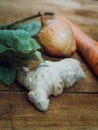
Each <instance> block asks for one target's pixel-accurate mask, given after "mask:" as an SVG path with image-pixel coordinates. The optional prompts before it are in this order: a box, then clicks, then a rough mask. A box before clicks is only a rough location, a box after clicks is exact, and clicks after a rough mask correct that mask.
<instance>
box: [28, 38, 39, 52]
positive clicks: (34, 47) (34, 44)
mask: <svg viewBox="0 0 98 130" xmlns="http://www.w3.org/2000/svg"><path fill="white" fill-rule="evenodd" d="M30 42H31V46H32V47H33V49H34V50H35V51H36V50H38V49H40V48H41V47H40V45H39V44H38V42H37V41H36V40H35V39H34V38H31V39H30Z"/></svg>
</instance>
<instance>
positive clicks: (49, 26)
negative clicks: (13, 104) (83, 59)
mask: <svg viewBox="0 0 98 130" xmlns="http://www.w3.org/2000/svg"><path fill="white" fill-rule="evenodd" d="M41 23H42V28H41V30H40V32H39V35H38V36H39V39H40V44H41V46H42V47H43V48H44V50H45V51H46V53H47V54H48V55H50V56H59V57H62V56H65V57H69V56H71V55H72V54H73V53H74V52H75V51H76V44H75V39H74V36H73V32H72V29H71V28H70V26H69V25H68V24H67V23H66V22H64V21H62V20H60V19H57V18H55V19H51V20H49V19H46V18H45V17H44V16H41Z"/></svg>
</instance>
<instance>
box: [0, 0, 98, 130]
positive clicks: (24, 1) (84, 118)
mask: <svg viewBox="0 0 98 130" xmlns="http://www.w3.org/2000/svg"><path fill="white" fill-rule="evenodd" d="M38 11H41V12H47V11H53V12H55V13H56V14H61V15H64V16H66V17H67V18H69V19H70V20H71V21H73V22H74V23H76V24H77V26H79V27H80V28H81V29H82V30H83V31H84V32H85V33H87V34H88V35H89V36H91V37H92V38H93V39H95V40H97V41H98V1H95V0H86V1H85V0H58V1H57V0H45V1H42V0H0V24H3V23H10V22H13V21H15V20H18V19H20V18H24V17H27V16H31V15H33V14H35V13H37V12H38ZM72 57H73V58H76V59H78V60H80V62H81V64H82V66H83V69H84V70H85V72H86V75H87V78H86V79H84V80H83V81H80V82H77V83H75V84H74V86H73V87H72V88H70V89H65V90H64V93H63V94H62V95H59V96H57V97H52V96H51V97H50V99H51V101H50V106H49V110H48V111H47V112H40V111H38V110H37V109H36V108H35V107H34V106H33V104H32V103H31V102H30V101H29V100H28V99H27V90H25V89H24V88H23V87H22V86H20V85H19V84H17V83H16V82H15V83H14V84H13V85H12V86H10V87H7V86H5V85H4V84H3V83H1V82H0V130H98V79H97V77H96V76H95V75H94V74H93V71H92V70H91V68H90V67H89V65H88V64H87V63H86V61H85V60H84V59H83V57H81V56H80V55H79V54H78V53H75V54H74V55H73V56H72ZM48 58H49V59H50V60H55V58H51V57H48Z"/></svg>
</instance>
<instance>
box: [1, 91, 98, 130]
mask: <svg viewBox="0 0 98 130" xmlns="http://www.w3.org/2000/svg"><path fill="white" fill-rule="evenodd" d="M50 99H51V101H50V106H49V110H48V111H47V112H40V111H38V110H37V109H35V108H34V106H33V104H32V103H31V102H29V101H28V99H27V97H26V93H20V92H17V93H13V92H10V93H7V92H6V93H0V129H1V130H7V128H8V130H32V129H34V130H39V129H40V130H97V129H98V94H62V95H59V96H57V97H51V98H50Z"/></svg>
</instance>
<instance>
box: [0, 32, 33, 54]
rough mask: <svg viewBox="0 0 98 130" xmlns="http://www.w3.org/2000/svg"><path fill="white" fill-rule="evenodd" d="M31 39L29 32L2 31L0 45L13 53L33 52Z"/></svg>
mask: <svg viewBox="0 0 98 130" xmlns="http://www.w3.org/2000/svg"><path fill="white" fill-rule="evenodd" d="M30 39H31V37H30V36H29V34H28V32H26V31H24V30H0V44H1V45H2V46H6V47H7V48H8V49H10V50H13V51H20V52H26V53H27V52H29V51H31V50H32V46H31V43H30ZM4 50H5V49H4ZM1 51H2V50H1Z"/></svg>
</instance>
